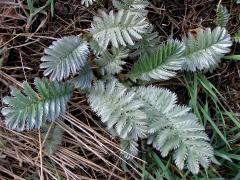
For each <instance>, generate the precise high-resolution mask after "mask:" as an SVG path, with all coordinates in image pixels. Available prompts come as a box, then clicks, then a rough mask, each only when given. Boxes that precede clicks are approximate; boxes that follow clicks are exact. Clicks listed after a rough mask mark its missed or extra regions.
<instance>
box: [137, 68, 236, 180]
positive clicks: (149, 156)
mask: <svg viewBox="0 0 240 180" xmlns="http://www.w3.org/2000/svg"><path fill="white" fill-rule="evenodd" d="M184 86H185V87H186V89H187V91H188V95H189V98H190V101H189V105H190V106H191V107H192V109H193V111H194V113H195V114H196V115H197V117H198V119H199V121H200V122H201V123H202V124H203V125H204V126H205V127H206V131H207V133H208V134H209V137H210V138H211V144H212V145H213V147H214V150H215V158H214V159H213V162H212V164H211V166H210V167H209V168H208V169H207V170H205V171H204V170H203V171H201V172H200V173H199V174H198V175H196V176H193V175H192V174H191V173H190V172H188V171H179V170H178V169H177V168H176V167H175V166H174V162H173V161H172V160H171V159H166V158H165V159H164V160H163V159H162V158H161V156H160V154H159V153H156V152H155V151H154V150H152V149H151V148H149V149H147V150H146V153H143V157H142V158H143V160H145V161H146V162H147V164H143V165H142V166H141V170H142V179H143V180H145V179H197V180H199V179H214V180H217V179H234V180H236V179H240V173H239V170H240V143H239V142H240V131H239V128H240V123H239V121H238V120H237V118H236V117H235V114H234V112H232V111H231V109H230V107H228V105H227V103H226V102H225V99H224V97H223V96H222V95H221V93H220V92H219V91H218V90H217V88H216V87H215V86H214V84H213V83H211V82H210V80H208V78H207V77H206V76H205V75H203V74H202V73H194V74H192V73H187V74H186V75H185V76H184Z"/></svg>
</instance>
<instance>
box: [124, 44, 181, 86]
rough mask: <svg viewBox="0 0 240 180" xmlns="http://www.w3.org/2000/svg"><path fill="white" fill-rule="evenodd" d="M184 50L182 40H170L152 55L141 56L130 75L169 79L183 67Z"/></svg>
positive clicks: (140, 77)
mask: <svg viewBox="0 0 240 180" xmlns="http://www.w3.org/2000/svg"><path fill="white" fill-rule="evenodd" d="M183 51H184V47H183V45H182V44H181V43H180V42H178V41H176V40H175V41H173V40H169V41H167V42H166V43H164V44H162V45H161V46H160V47H159V48H158V49H157V50H156V51H155V52H154V53H152V54H151V55H150V56H143V57H141V58H140V60H139V61H138V62H137V63H136V64H134V66H133V68H132V70H131V71H130V72H129V74H128V76H129V77H130V78H131V79H133V80H136V79H141V80H145V81H150V80H151V79H154V80H168V79H170V78H171V77H174V76H175V75H176V71H177V70H180V69H181V68H182V63H183V59H182V58H181V56H182V54H183Z"/></svg>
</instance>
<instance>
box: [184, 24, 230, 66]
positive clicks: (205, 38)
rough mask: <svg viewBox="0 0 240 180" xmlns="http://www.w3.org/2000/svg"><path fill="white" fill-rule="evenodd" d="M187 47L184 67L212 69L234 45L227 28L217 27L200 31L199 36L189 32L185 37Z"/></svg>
mask: <svg viewBox="0 0 240 180" xmlns="http://www.w3.org/2000/svg"><path fill="white" fill-rule="evenodd" d="M184 44H185V47H186V50H185V54H184V56H183V57H184V58H185V63H184V66H183V68H184V69H185V70H188V71H197V70H212V69H213V68H215V67H217V65H218V63H219V62H220V59H221V58H222V57H223V56H224V55H225V54H226V53H228V52H230V47H231V46H232V41H231V36H230V35H229V34H228V33H227V31H226V29H225V28H222V27H216V28H215V29H214V30H213V31H211V30H210V29H209V28H208V29H206V30H205V31H200V32H198V33H197V36H196V37H195V36H193V35H192V34H189V36H188V38H184Z"/></svg>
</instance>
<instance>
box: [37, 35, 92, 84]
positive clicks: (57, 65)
mask: <svg viewBox="0 0 240 180" xmlns="http://www.w3.org/2000/svg"><path fill="white" fill-rule="evenodd" d="M44 53H45V55H44V56H43V57H42V58H41V61H42V63H41V64H40V68H42V69H45V70H44V72H43V73H44V75H45V76H48V75H50V80H52V81H54V80H57V81H61V80H63V79H66V78H68V77H69V76H70V74H71V73H72V74H76V73H77V71H79V70H81V69H82V68H83V67H84V66H85V64H86V62H87V57H88V53H89V50H88V46H87V44H86V43H84V42H82V41H81V40H80V38H79V37H78V36H67V37H63V38H61V39H59V40H57V41H54V42H53V44H52V45H51V46H49V47H48V48H47V49H45V51H44Z"/></svg>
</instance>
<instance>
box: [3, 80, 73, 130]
mask: <svg viewBox="0 0 240 180" xmlns="http://www.w3.org/2000/svg"><path fill="white" fill-rule="evenodd" d="M34 84H35V86H36V89H37V90H38V92H37V91H34V90H33V89H32V88H31V87H30V85H29V84H28V83H27V82H24V83H23V88H24V94H23V93H22V92H20V91H19V90H18V89H16V88H13V89H12V91H11V96H7V97H4V99H3V102H4V103H5V104H7V105H8V106H7V107H5V108H3V109H2V111H1V113H2V114H3V115H4V116H5V124H6V126H7V127H8V128H9V129H14V130H18V131H23V130H31V129H33V128H40V127H41V125H42V123H44V122H45V121H54V120H56V119H57V118H58V117H59V116H60V115H61V114H64V113H65V110H66V105H67V102H68V100H69V99H70V97H71V94H72V91H73V89H72V85H71V84H69V83H59V82H56V81H54V82H50V81H49V80H47V79H42V80H41V79H39V78H36V79H35V81H34Z"/></svg>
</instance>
